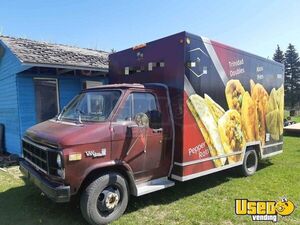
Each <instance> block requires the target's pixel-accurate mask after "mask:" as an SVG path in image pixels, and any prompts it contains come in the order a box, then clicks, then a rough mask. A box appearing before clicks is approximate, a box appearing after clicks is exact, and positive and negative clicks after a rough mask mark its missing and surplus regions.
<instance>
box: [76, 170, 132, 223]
mask: <svg viewBox="0 0 300 225" xmlns="http://www.w3.org/2000/svg"><path fill="white" fill-rule="evenodd" d="M117 195H118V196H119V197H118V198H117V197H116V196H117ZM111 199H113V200H114V201H112V202H113V203H112V204H111V203H110V202H111V201H110V200H111ZM116 199H119V201H116ZM127 204H128V185H127V181H126V180H125V179H124V178H123V177H122V176H121V175H120V174H118V173H108V174H105V175H102V176H100V177H99V178H98V179H96V180H95V181H93V182H92V183H91V184H89V185H88V186H87V188H86V189H85V191H84V192H83V193H82V195H81V198H80V209H81V212H82V215H83V217H84V218H85V219H86V220H87V221H88V222H89V223H90V224H92V225H100V224H108V223H110V222H112V221H114V220H116V219H118V218H119V217H120V216H121V215H122V214H123V213H124V212H125V210H126V208H127ZM113 205H115V206H114V208H113V209H111V208H108V207H112V206H113Z"/></svg>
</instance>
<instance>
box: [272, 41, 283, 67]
mask: <svg viewBox="0 0 300 225" xmlns="http://www.w3.org/2000/svg"><path fill="white" fill-rule="evenodd" d="M273 60H274V61H276V62H279V63H284V54H283V51H281V49H280V47H279V45H277V48H276V50H275V53H274V55H273Z"/></svg>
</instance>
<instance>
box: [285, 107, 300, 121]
mask: <svg viewBox="0 0 300 225" xmlns="http://www.w3.org/2000/svg"><path fill="white" fill-rule="evenodd" d="M288 116H289V111H287V110H285V111H284V117H285V118H286V117H288ZM291 120H292V121H295V122H296V123H300V116H291Z"/></svg>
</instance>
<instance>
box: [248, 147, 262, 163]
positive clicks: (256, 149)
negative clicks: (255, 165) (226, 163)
mask: <svg viewBox="0 0 300 225" xmlns="http://www.w3.org/2000/svg"><path fill="white" fill-rule="evenodd" d="M250 150H255V151H256V154H257V157H258V159H261V153H260V146H259V145H258V144H257V145H249V146H247V147H246V152H247V151H250Z"/></svg>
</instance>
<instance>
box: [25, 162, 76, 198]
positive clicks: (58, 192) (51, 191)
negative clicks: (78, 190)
mask: <svg viewBox="0 0 300 225" xmlns="http://www.w3.org/2000/svg"><path fill="white" fill-rule="evenodd" d="M20 170H21V172H22V173H23V174H24V176H26V177H27V178H28V179H29V180H30V181H32V182H33V183H34V184H35V185H36V186H37V187H38V188H39V189H41V191H42V192H43V193H45V195H46V196H47V197H48V198H50V199H51V200H53V201H54V202H69V201H70V198H71V194H70V186H65V185H62V184H58V183H55V182H51V181H49V180H47V179H46V178H45V177H44V176H42V175H41V174H40V173H39V172H37V171H36V170H35V169H34V168H33V167H32V166H31V165H30V164H29V163H28V162H26V161H25V160H22V161H20Z"/></svg>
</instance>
